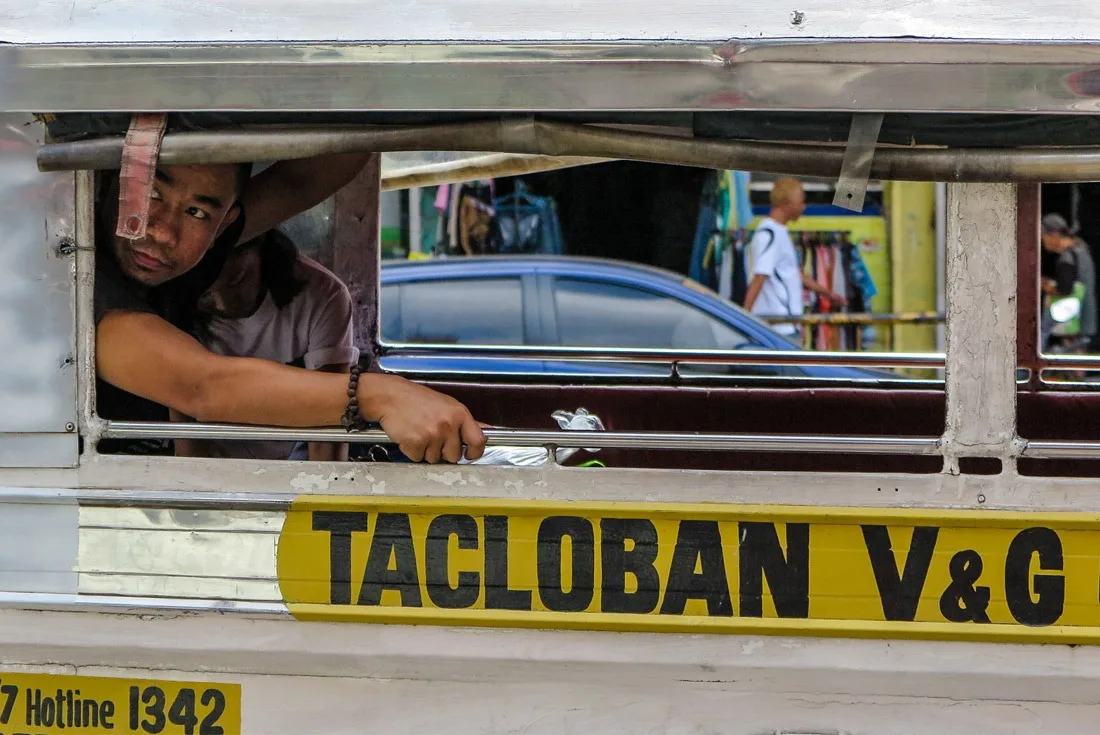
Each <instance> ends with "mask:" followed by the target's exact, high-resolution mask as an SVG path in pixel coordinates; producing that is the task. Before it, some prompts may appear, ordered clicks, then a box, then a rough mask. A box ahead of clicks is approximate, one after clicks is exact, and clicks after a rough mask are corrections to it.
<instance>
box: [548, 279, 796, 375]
mask: <svg viewBox="0 0 1100 735" xmlns="http://www.w3.org/2000/svg"><path fill="white" fill-rule="evenodd" d="M547 283H549V288H550V303H547V302H546V301H545V296H544V301H543V303H542V304H541V307H542V312H543V314H544V327H546V326H549V328H548V329H545V330H544V331H546V332H547V333H551V332H552V334H550V335H549V336H548V339H551V340H552V341H553V343H554V344H557V345H559V346H569V347H626V348H639V349H666V350H737V349H746V348H749V349H761V348H762V347H763V346H762V345H760V344H759V343H758V342H756V341H754V340H753V339H752V338H751V337H749V336H748V335H747V334H746V333H745V332H743V331H741V330H739V329H737V328H736V327H735V326H734V325H731V324H728V323H727V322H725V321H722V320H720V319H718V318H717V317H715V316H714V315H713V314H710V313H708V312H706V311H704V310H703V309H700V308H698V307H697V306H694V305H692V304H689V303H687V302H685V301H682V300H680V299H677V298H676V297H674V296H672V295H669V294H667V293H661V292H659V291H657V290H652V289H647V288H644V287H641V286H638V285H635V284H632V283H627V282H624V281H616V280H611V279H601V278H597V277H592V276H586V275H580V274H578V275H563V274H556V275H553V276H549V277H548V278H547ZM548 315H550V316H551V318H552V324H550V322H551V318H547V316H548ZM678 370H679V373H680V374H681V375H683V376H685V377H689V376H690V377H704V376H721V377H726V376H746V377H749V376H757V377H776V376H783V375H787V374H788V373H789V371H788V370H787V369H785V368H783V367H781V366H770V365H737V366H707V365H698V364H696V365H681V366H679V368H678ZM547 371H548V372H558V371H562V372H569V373H572V374H578V373H583V374H592V375H599V374H612V373H613V372H616V371H617V372H619V373H620V374H630V375H635V374H637V375H638V376H639V377H641V376H650V375H656V374H661V375H664V376H668V375H670V373H671V363H655V364H651V365H645V366H639V365H637V364H627V363H608V362H603V363H596V364H594V365H593V364H592V363H588V364H585V365H578V364H576V363H574V364H572V365H566V364H556V363H555V364H553V365H548V366H547Z"/></svg>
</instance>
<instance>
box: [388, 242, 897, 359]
mask: <svg viewBox="0 0 1100 735" xmlns="http://www.w3.org/2000/svg"><path fill="white" fill-rule="evenodd" d="M381 280H382V283H381V291H382V298H381V314H380V321H381V332H382V342H383V345H387V344H389V345H393V344H406V345H416V344H447V345H498V346H517V345H526V346H547V347H559V346H570V347H588V348H607V347H626V348H659V349H668V350H739V349H751V350H798V349H800V347H799V345H797V344H796V343H794V342H791V341H789V340H788V339H787V338H786V337H784V336H783V335H781V334H778V333H777V332H775V331H774V330H772V329H771V328H769V327H768V325H767V324H765V323H764V322H762V321H760V320H758V319H756V318H755V317H753V316H752V315H750V314H749V313H748V312H746V311H745V310H744V309H742V308H740V307H738V306H736V305H734V304H732V303H730V302H729V301H727V300H725V299H723V298H721V297H720V296H718V294H715V293H713V292H712V291H710V290H708V289H706V288H703V287H702V286H699V285H698V284H695V283H694V282H692V281H688V280H686V279H685V278H684V277H682V276H679V275H677V274H675V273H672V272H670V271H666V270H662V269H659V268H652V267H648V266H641V265H635V264H632V263H626V262H622V261H610V260H601V259H594V258H577V257H561V256H557V257H538V256H516V257H513V256H491V257H481V258H465V257H464V258H450V259H437V260H422V261H387V262H386V263H384V264H383V266H382V279H381ZM402 353H404V354H402ZM382 367H383V368H384V369H385V370H387V371H391V372H396V373H401V374H409V375H465V376H471V375H473V376H480V375H485V376H498V377H504V376H515V377H529V378H549V377H561V378H583V377H590V378H604V377H606V378H639V379H645V378H668V377H670V376H671V375H672V365H671V363H669V362H664V363H637V362H633V363H631V362H615V361H593V360H583V359H553V360H546V359H542V358H536V357H532V358H526V357H516V356H504V355H501V356H494V355H484V354H481V355H473V354H469V355H463V354H461V352H460V351H458V352H451V351H447V352H441V351H438V350H436V351H433V350H431V349H425V350H423V351H415V354H409V353H408V352H407V351H401V352H399V353H398V354H393V355H388V356H385V357H383V359H382ZM678 372H679V374H680V375H681V377H684V378H688V379H690V378H714V377H724V378H730V377H739V376H740V377H745V378H788V379H790V378H795V379H797V378H802V379H825V380H861V381H867V380H876V381H877V380H883V379H891V378H895V379H896V377H897V376H895V375H893V374H891V373H887V372H882V371H876V370H866V369H862V368H855V367H840V366H837V367H834V366H810V365H807V366H794V365H735V366H734V365H730V366H725V365H705V364H698V363H696V364H693V365H681V366H679V368H678Z"/></svg>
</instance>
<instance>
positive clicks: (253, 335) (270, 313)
mask: <svg viewBox="0 0 1100 735" xmlns="http://www.w3.org/2000/svg"><path fill="white" fill-rule="evenodd" d="M298 268H299V276H300V277H301V278H302V279H303V280H304V281H305V285H304V286H303V288H302V290H301V291H300V292H299V293H298V295H297V296H296V297H294V300H293V301H291V302H290V303H289V304H287V305H286V306H284V307H283V308H282V309H280V308H279V307H278V306H276V305H275V301H274V300H273V299H272V298H271V293H270V292H269V293H268V294H267V295H266V296H265V297H264V300H263V303H261V304H260V308H259V309H257V310H256V313H255V314H253V315H252V316H250V317H247V318H245V319H221V318H215V319H212V320H211V321H210V325H209V327H208V328H207V329H206V333H205V334H204V335H203V336H202V341H203V342H204V343H205V344H206V346H207V348H208V349H209V350H210V351H211V352H214V353H216V354H219V355H226V356H230V357H257V358H261V359H264V360H271V361H273V362H279V363H282V364H284V365H296V366H298V367H305V368H306V369H308V370H317V369H318V368H321V367H324V366H326V365H354V364H355V362H356V361H358V359H359V350H358V348H357V347H356V346H355V333H354V330H353V328H352V305H351V295H350V294H349V293H348V289H347V286H345V285H344V284H343V283H342V282H341V281H340V279H339V278H337V277H336V276H334V275H333V274H332V273H331V272H329V271H328V270H326V269H325V268H324V267H323V266H321V265H320V264H319V263H317V262H315V261H313V260H310V259H309V258H307V257H305V256H304V255H299V256H298ZM210 444H213V445H214V449H215V450H216V451H217V452H218V453H219V456H226V457H235V458H257V459H286V458H287V457H289V456H290V454H291V452H292V451H293V450H294V447H295V443H294V442H241V441H232V442H230V441H227V442H210Z"/></svg>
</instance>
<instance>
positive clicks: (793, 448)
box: [104, 421, 940, 455]
mask: <svg viewBox="0 0 1100 735" xmlns="http://www.w3.org/2000/svg"><path fill="white" fill-rule="evenodd" d="M104 436H105V437H109V438H112V439H210V440H226V439H229V440H232V439H248V440H252V441H324V442H348V443H352V444H392V443H393V442H392V440H390V438H389V437H388V436H386V433H385V432H383V431H378V430H374V431H363V432H355V433H351V434H349V433H347V432H345V431H344V430H343V429H329V428H316V429H298V428H294V429H288V428H280V427H251V426H238V425H235V424H198V423H164V422H161V423H145V422H129V421H109V422H107V427H106V430H105V432H104ZM485 437H486V439H487V440H488V444H489V446H509V447H544V448H546V449H547V450H549V451H551V452H552V451H553V450H555V449H565V448H578V449H585V448H591V449H651V450H681V451H704V452H749V451H752V452H808V453H815V454H824V453H833V452H846V453H849V454H896V455H927V454H937V453H938V451H939V446H940V440H939V439H938V438H932V437H860V436H810V435H798V434H789V435H787V434H698V433H676V432H648V431H645V432H642V431H633V432H617V431H527V430H517V429H486V430H485Z"/></svg>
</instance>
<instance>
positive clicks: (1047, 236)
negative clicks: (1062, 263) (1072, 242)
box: [1043, 232, 1066, 253]
mask: <svg viewBox="0 0 1100 735" xmlns="http://www.w3.org/2000/svg"><path fill="white" fill-rule="evenodd" d="M1065 239H1066V238H1065V237H1064V236H1063V235H1062V234H1061V233H1058V232H1044V233H1043V248H1044V249H1045V250H1048V251H1049V252H1052V253H1060V252H1062V251H1063V250H1064V249H1065V248H1064V247H1063V242H1062V241H1063V240H1065Z"/></svg>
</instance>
